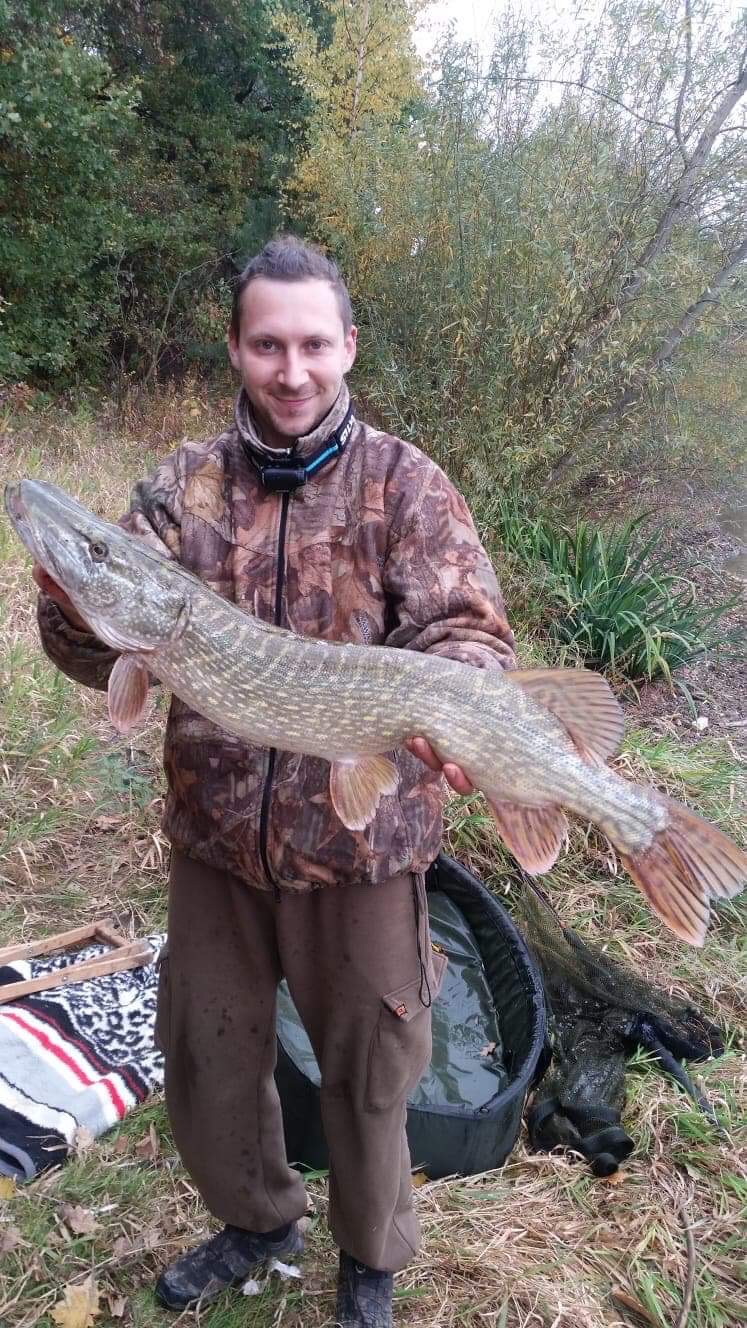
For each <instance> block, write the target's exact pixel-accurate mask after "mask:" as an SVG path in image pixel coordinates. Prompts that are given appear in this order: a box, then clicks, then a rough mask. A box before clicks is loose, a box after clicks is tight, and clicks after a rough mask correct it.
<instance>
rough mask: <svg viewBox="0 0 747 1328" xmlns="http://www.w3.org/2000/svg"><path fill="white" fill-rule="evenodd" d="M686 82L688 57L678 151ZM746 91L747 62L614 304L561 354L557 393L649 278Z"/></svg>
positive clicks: (598, 312) (595, 313)
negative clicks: (725, 123)
mask: <svg viewBox="0 0 747 1328" xmlns="http://www.w3.org/2000/svg"><path fill="white" fill-rule="evenodd" d="M689 79H690V68H689V58H688V64H687V66H686V69H685V73H684V75H683V82H682V88H681V90H680V98H679V99H678V104H677V109H676V112H675V125H674V130H675V136H676V138H677V142H678V144H679V147H680V150H681V151H683V141H682V133H681V128H680V120H681V114H682V107H681V104H680V102H681V100H682V97H683V94H684V92H685V90H686V87H687V83H688V81H689ZM745 92H747V62H746V63H745V64H744V66H743V67H742V68H741V70H740V74H739V77H738V78H737V79H736V80H735V82H734V83H730V84H729V86H728V87H727V88H726V89H725V91H724V92H723V95H722V97H721V100H720V101H719V104H718V106H717V107H716V109H715V111H714V112H713V114H712V116H711V118H710V119H709V121H708V124H707V125H706V127H705V129H704V130H703V133H702V134H701V136H700V138H699V139H698V142H697V144H696V147H695V150H694V152H693V154H692V156H691V157H687V156H685V154H684V151H683V157H684V161H685V167H684V170H683V171H682V174H681V175H680V177H679V179H678V180H677V183H676V184H675V186H674V189H673V190H672V192H671V194H670V196H669V199H668V201H667V204H666V206H665V208H664V211H663V212H662V214H661V217H660V218H659V222H658V224H657V227H656V230H655V231H654V234H653V235H652V236H651V239H650V240H649V242H648V244H647V245H646V247H645V249H644V250H643V252H642V253H641V254H640V256H639V258H638V259H637V261H636V263H635V266H634V268H633V270H632V272H630V273H628V275H627V277H625V278H624V280H623V283H622V288H621V291H620V294H619V296H618V298H617V300H616V301H614V303H613V302H611V301H610V302H608V303H607V304H606V305H604V306H603V307H602V308H601V309H599V308H598V309H595V310H594V311H593V312H592V314H591V317H590V320H589V323H588V324H587V328H586V333H585V334H584V333H583V332H581V333H580V334H579V335H578V336H577V337H575V338H574V342H573V346H572V347H571V348H569V350H568V351H567V352H566V353H565V355H564V356H563V358H562V359H561V361H560V363H559V365H558V367H557V368H556V372H555V379H554V387H555V390H557V389H558V388H559V387H560V386H561V385H564V384H565V383H567V382H568V380H569V379H570V378H572V377H573V375H574V373H575V370H576V368H577V367H578V365H579V364H581V363H582V362H583V361H584V360H586V359H588V357H589V355H590V354H591V352H592V351H593V350H594V348H595V347H596V346H597V345H598V344H599V342H600V341H601V340H602V338H603V336H604V335H605V333H606V332H607V331H608V329H609V327H610V326H611V324H612V323H613V322H619V320H620V318H621V317H622V315H623V313H624V312H625V310H626V309H627V307H628V305H630V304H631V303H632V302H633V300H634V299H635V297H636V296H637V295H638V292H639V291H640V289H641V287H642V286H643V283H644V281H645V280H646V278H647V277H648V276H649V273H650V270H651V267H652V264H653V263H654V262H655V260H656V259H657V258H658V257H659V255H660V254H661V253H663V252H664V250H665V249H666V248H667V247H668V245H669V239H670V236H671V234H672V231H673V229H674V227H675V225H676V223H677V221H678V220H679V217H680V215H681V213H682V210H683V209H684V208H685V207H686V206H687V204H688V203H689V202H690V201H691V198H692V193H693V189H694V186H695V183H696V179H697V176H698V174H699V172H700V171H701V170H702V168H703V166H704V165H705V163H706V162H707V160H708V158H709V156H710V154H711V151H712V149H713V145H714V143H715V141H716V138H717V136H718V134H719V131H720V130H721V128H722V126H723V124H724V122H725V121H726V120H727V119H728V117H729V116H730V115H731V113H732V111H733V110H734V107H735V106H736V105H737V104H738V102H739V101H740V100H741V98H742V97H743V96H744V94H745Z"/></svg>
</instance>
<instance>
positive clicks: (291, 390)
mask: <svg viewBox="0 0 747 1328" xmlns="http://www.w3.org/2000/svg"><path fill="white" fill-rule="evenodd" d="M356 336H357V332H356V329H355V328H354V327H351V329H350V331H349V332H347V333H346V332H345V328H344V326H343V322H342V318H341V316H340V307H339V305H338V303H337V297H336V295H335V293H334V291H333V289H332V287H331V285H330V284H329V282H328V281H322V280H317V279H316V278H308V279H307V280H303V281H275V280H270V279H269V278H267V277H255V279H254V280H253V281H250V283H249V285H248V286H247V288H246V290H245V291H244V293H243V295H242V297H241V332H240V335H239V338H238V341H237V340H236V338H235V337H234V335H233V332H232V331H230V332H229V334H228V353H229V355H230V357H231V364H232V365H233V367H234V369H238V371H239V373H240V374H241V381H242V383H243V385H244V390H245V392H246V394H247V396H248V398H249V400H250V401H251V403H252V405H253V407H254V410H255V413H256V415H257V418H258V422H259V424H260V426H261V431H262V441H263V442H264V443H266V444H267V445H268V446H269V447H288V446H289V444H290V442H291V441H292V440H294V439H296V438H300V437H301V436H302V435H303V434H307V433H311V431H312V429H314V428H316V426H317V424H319V423H320V421H321V420H323V419H324V416H325V415H326V414H327V412H328V411H329V409H330V408H331V406H332V405H334V402H335V400H336V398H337V395H338V393H339V391H340V386H341V384H342V379H343V375H344V374H346V373H347V372H348V369H350V367H351V366H352V363H353V361H354V359H355V349H356Z"/></svg>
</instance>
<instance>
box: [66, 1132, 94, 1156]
mask: <svg viewBox="0 0 747 1328" xmlns="http://www.w3.org/2000/svg"><path fill="white" fill-rule="evenodd" d="M93 1144H94V1137H93V1135H92V1134H91V1131H90V1130H89V1128H88V1126H87V1125H79V1126H78V1128H77V1130H76V1131H75V1134H74V1135H73V1141H72V1144H71V1145H70V1151H71V1152H73V1153H75V1154H77V1155H78V1156H80V1155H81V1154H82V1153H87V1152H88V1150H89V1148H92V1147H93Z"/></svg>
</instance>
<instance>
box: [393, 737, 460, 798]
mask: <svg viewBox="0 0 747 1328" xmlns="http://www.w3.org/2000/svg"><path fill="white" fill-rule="evenodd" d="M405 747H406V748H407V750H408V752H412V754H413V756H417V757H418V758H419V760H421V761H423V762H424V763H425V765H427V766H428V769H429V770H435V771H436V773H437V774H439V775H443V776H444V777H445V779H446V782H447V784H450V785H451V787H452V788H453V790H454V792H455V793H474V792H475V786H474V784H471V783H470V781H469V780H468V778H467V776H466V775H465V773H464V771H463V770H462V767H461V766H460V765H454V763H453V761H447V762H446V763H445V764H443V763H442V762H441V761H439V759H438V757H437V756H436V753H435V752H434V750H433V748H432V747H431V744H430V743H429V742H426V740H425V738H408V739H407V742H406V743H405Z"/></svg>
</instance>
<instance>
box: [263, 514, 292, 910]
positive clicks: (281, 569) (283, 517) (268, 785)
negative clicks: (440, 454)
mask: <svg viewBox="0 0 747 1328" xmlns="http://www.w3.org/2000/svg"><path fill="white" fill-rule="evenodd" d="M280 501H281V507H280V529H279V531H278V573H277V580H276V582H275V617H274V622H275V626H276V627H280V626H281V622H280V619H281V617H282V614H283V583H284V580H285V532H286V527H287V525H288V508H289V506H290V494H289V493H284V494H283V496H282V498H281V500H280ZM276 760H277V748H275V747H271V748H270V759H269V761H268V763H267V774H266V775H265V786H264V788H263V790H262V806H261V808H260V813H259V856H260V858H261V859H262V866H263V867H264V870H265V875H266V877H267V880H268V881H269V883H270V885H271V886H272V887H273V890H274V891H275V895H276V896H277V897H278V898H279V897H280V889H279V887H278V883H277V881H276V880H275V877H274V876H273V874H272V871H271V868H270V859H269V857H268V853H267V827H268V824H269V820H270V802H271V800H272V781H273V777H274V775H275V762H276Z"/></svg>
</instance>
